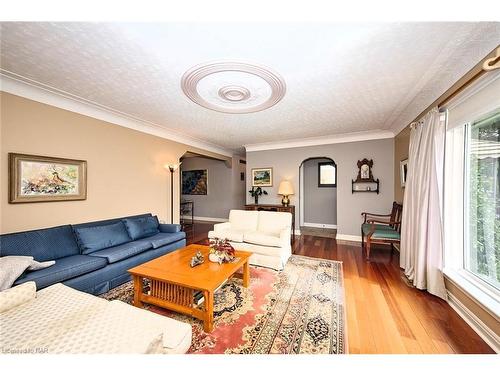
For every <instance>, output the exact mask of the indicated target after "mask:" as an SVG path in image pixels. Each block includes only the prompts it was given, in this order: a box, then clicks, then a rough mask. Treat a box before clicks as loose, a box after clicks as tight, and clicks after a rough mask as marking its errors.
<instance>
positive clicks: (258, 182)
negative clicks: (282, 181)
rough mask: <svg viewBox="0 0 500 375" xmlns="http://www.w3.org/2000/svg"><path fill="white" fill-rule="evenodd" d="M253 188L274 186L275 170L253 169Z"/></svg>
mask: <svg viewBox="0 0 500 375" xmlns="http://www.w3.org/2000/svg"><path fill="white" fill-rule="evenodd" d="M252 186H273V169H272V168H253V169H252Z"/></svg>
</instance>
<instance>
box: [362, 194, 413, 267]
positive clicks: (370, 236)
mask: <svg viewBox="0 0 500 375" xmlns="http://www.w3.org/2000/svg"><path fill="white" fill-rule="evenodd" d="M402 213H403V205H402V204H399V203H397V202H393V203H392V211H391V213H390V214H387V215H381V214H372V213H369V212H362V213H361V216H363V217H364V220H363V224H361V248H362V249H365V248H366V259H367V260H369V259H370V247H371V244H373V243H376V244H390V245H391V252H392V251H394V244H395V243H400V242H401V215H402ZM382 218H385V220H383V219H382ZM365 238H366V245H365Z"/></svg>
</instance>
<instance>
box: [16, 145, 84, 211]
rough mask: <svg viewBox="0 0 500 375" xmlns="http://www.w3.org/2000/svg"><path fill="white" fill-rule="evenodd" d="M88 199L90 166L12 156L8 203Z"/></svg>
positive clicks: (23, 155)
mask: <svg viewBox="0 0 500 375" xmlns="http://www.w3.org/2000/svg"><path fill="white" fill-rule="evenodd" d="M84 199H87V162H86V161H85V160H74V159H63V158H55V157H50V156H40V155H26V154H16V153H9V203H34V202H52V201H73V200H84Z"/></svg>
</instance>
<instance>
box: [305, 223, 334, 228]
mask: <svg viewBox="0 0 500 375" xmlns="http://www.w3.org/2000/svg"><path fill="white" fill-rule="evenodd" d="M302 226H303V227H311V228H325V229H337V224H319V223H304V224H303V225H302Z"/></svg>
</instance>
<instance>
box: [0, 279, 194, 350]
mask: <svg viewBox="0 0 500 375" xmlns="http://www.w3.org/2000/svg"><path fill="white" fill-rule="evenodd" d="M0 327H1V331H2V335H1V336H2V340H1V343H0V346H1V351H2V352H3V353H4V354H8V353H13V354H14V353H37V352H38V353H48V354H56V353H63V354H66V353H68V354H69V353H73V354H90V353H96V354H111V353H122V354H124V353H176V354H178V353H185V352H187V350H188V349H189V347H190V345H191V335H192V333H191V326H190V325H189V324H186V323H182V322H179V321H175V320H173V319H170V318H167V317H165V316H161V315H158V314H155V313H152V312H150V311H146V310H143V309H138V308H136V307H133V306H130V305H128V304H126V303H123V302H120V301H111V302H110V301H107V300H105V299H103V298H99V297H96V296H93V295H90V294H87V293H83V292H79V291H77V290H75V289H73V288H70V287H67V286H65V285H63V284H54V285H52V286H50V287H48V288H45V289H42V290H40V291H38V292H37V295H36V298H34V299H32V300H31V301H29V302H27V303H24V304H22V305H19V306H17V307H14V308H11V309H9V310H8V311H5V312H3V313H1V314H0Z"/></svg>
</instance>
